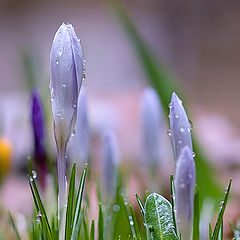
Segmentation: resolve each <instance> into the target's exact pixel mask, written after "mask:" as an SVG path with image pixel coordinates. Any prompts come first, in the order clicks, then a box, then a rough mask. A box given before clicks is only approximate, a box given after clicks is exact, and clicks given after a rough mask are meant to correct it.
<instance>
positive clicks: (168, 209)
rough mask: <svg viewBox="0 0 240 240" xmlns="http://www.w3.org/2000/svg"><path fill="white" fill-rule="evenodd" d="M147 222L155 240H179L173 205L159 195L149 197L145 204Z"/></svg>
mask: <svg viewBox="0 0 240 240" xmlns="http://www.w3.org/2000/svg"><path fill="white" fill-rule="evenodd" d="M145 222H146V225H147V227H148V228H149V231H150V232H151V236H152V239H153V240H157V239H158V240H159V239H160V240H177V239H179V238H178V236H177V235H176V229H175V227H174V222H173V214H172V205H171V203H170V202H169V201H168V200H167V199H165V198H164V197H162V196H161V195H159V194H157V193H152V194H151V195H149V196H148V198H147V200H146V203H145Z"/></svg>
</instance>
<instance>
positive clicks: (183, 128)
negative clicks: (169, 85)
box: [169, 93, 192, 161]
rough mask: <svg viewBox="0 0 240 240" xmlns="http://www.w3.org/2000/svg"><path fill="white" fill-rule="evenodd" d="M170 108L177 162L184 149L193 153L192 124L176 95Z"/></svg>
mask: <svg viewBox="0 0 240 240" xmlns="http://www.w3.org/2000/svg"><path fill="white" fill-rule="evenodd" d="M169 107H170V131H169V135H170V136H171V141H172V147H173V154H174V159H175V161H177V160H178V158H179V155H180V153H181V151H182V149H183V148H184V147H185V146H188V147H189V150H190V151H191V152H192V138H191V128H192V126H191V123H190V122H189V120H188V117H187V114H186V112H185V110H184V107H183V105H182V101H181V100H180V99H179V98H178V96H177V94H176V93H173V94H172V98H171V103H170V104H169Z"/></svg>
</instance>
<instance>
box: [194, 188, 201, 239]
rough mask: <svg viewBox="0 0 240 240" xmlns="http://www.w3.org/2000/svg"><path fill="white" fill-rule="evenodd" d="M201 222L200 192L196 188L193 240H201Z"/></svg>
mask: <svg viewBox="0 0 240 240" xmlns="http://www.w3.org/2000/svg"><path fill="white" fill-rule="evenodd" d="M199 221H200V211H199V190H198V187H197V186H196V187H195V195H194V213H193V240H199V239H200V234H199Z"/></svg>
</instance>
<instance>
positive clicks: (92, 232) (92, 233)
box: [90, 219, 95, 240]
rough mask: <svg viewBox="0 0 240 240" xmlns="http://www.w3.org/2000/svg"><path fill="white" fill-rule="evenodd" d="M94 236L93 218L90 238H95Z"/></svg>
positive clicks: (91, 239)
mask: <svg viewBox="0 0 240 240" xmlns="http://www.w3.org/2000/svg"><path fill="white" fill-rule="evenodd" d="M94 237H95V223H94V219H93V220H92V224H91V233H90V240H94Z"/></svg>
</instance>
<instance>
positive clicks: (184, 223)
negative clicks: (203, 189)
mask: <svg viewBox="0 0 240 240" xmlns="http://www.w3.org/2000/svg"><path fill="white" fill-rule="evenodd" d="M195 178H196V169H195V162H194V160H193V157H192V151H191V150H190V149H189V147H188V146H185V147H184V148H183V150H182V152H181V154H180V156H179V159H178V160H177V165H176V174H175V191H176V193H175V194H176V195H175V197H176V206H175V207H176V209H175V210H176V219H177V225H178V229H179V231H180V233H181V236H182V239H184V240H190V239H191V234H192V225H193V206H194V191H195V181H196V179H195Z"/></svg>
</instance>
